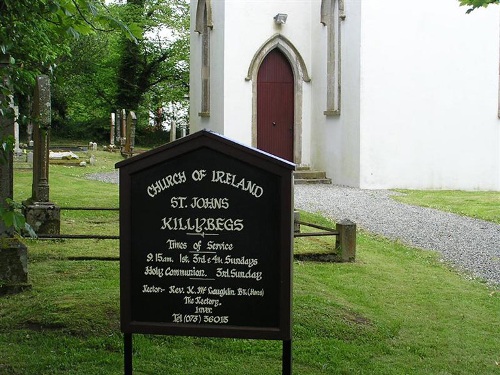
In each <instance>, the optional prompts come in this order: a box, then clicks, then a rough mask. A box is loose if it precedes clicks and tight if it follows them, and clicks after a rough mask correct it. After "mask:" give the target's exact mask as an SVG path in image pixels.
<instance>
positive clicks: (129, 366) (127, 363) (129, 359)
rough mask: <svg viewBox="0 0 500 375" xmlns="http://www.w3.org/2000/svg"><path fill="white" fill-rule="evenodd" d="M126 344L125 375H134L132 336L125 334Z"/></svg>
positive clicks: (124, 353) (124, 341) (124, 351)
mask: <svg viewBox="0 0 500 375" xmlns="http://www.w3.org/2000/svg"><path fill="white" fill-rule="evenodd" d="M123 343H124V350H123V355H124V362H125V363H124V364H125V375H132V334H131V333H125V334H124V335H123Z"/></svg>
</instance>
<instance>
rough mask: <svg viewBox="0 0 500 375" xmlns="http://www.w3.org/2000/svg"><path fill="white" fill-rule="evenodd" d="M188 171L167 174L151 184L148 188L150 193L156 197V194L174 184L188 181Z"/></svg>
mask: <svg viewBox="0 0 500 375" xmlns="http://www.w3.org/2000/svg"><path fill="white" fill-rule="evenodd" d="M186 181H187V179H186V172H184V171H182V172H177V173H173V174H170V175H168V176H165V177H163V178H161V179H159V180H158V181H155V182H154V183H152V184H151V185H149V186H148V187H147V189H146V191H147V193H148V195H149V196H150V197H151V198H154V197H155V196H156V195H158V194H159V193H161V192H162V191H164V190H166V189H168V188H171V187H172V186H175V185H179V184H182V183H184V182H186Z"/></svg>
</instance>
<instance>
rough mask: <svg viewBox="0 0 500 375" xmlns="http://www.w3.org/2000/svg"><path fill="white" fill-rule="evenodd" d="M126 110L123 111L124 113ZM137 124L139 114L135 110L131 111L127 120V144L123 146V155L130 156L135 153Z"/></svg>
mask: <svg viewBox="0 0 500 375" xmlns="http://www.w3.org/2000/svg"><path fill="white" fill-rule="evenodd" d="M124 114H125V112H123V115H124ZM136 125H137V116H136V115H135V112H133V111H130V112H129V113H128V115H127V119H126V122H125V129H124V131H125V145H124V146H123V147H122V150H121V153H122V155H123V156H125V157H127V158H130V157H132V156H133V155H134V147H135V127H136Z"/></svg>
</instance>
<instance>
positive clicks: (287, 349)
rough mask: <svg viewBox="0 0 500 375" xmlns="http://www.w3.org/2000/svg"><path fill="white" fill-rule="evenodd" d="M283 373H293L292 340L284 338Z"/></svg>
mask: <svg viewBox="0 0 500 375" xmlns="http://www.w3.org/2000/svg"><path fill="white" fill-rule="evenodd" d="M281 373H282V375H292V340H283V368H282V372H281Z"/></svg>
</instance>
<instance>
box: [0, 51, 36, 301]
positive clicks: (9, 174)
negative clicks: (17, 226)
mask: <svg viewBox="0 0 500 375" xmlns="http://www.w3.org/2000/svg"><path fill="white" fill-rule="evenodd" d="M8 64H9V56H8V55H1V56H0V66H2V67H5V66H7V65H8ZM3 80H4V83H5V84H6V85H8V84H9V82H8V81H9V80H8V77H3ZM1 95H2V94H0V102H1V103H2V106H4V104H5V103H9V102H11V101H12V100H11V98H6V97H4V96H1ZM10 110H11V111H8V113H4V115H3V116H0V138H3V137H7V136H13V135H14V111H13V106H10ZM13 187H14V177H13V154H12V153H11V152H9V153H6V154H5V160H2V162H0V204H1V205H3V206H4V207H6V206H7V205H6V202H5V200H6V199H8V198H9V199H12V198H13V192H14V188H13ZM27 288H30V285H29V284H28V260H27V248H26V246H25V245H24V244H23V243H21V242H20V241H19V240H18V239H17V238H14V237H13V228H11V227H7V226H6V225H5V224H4V223H3V222H2V221H1V220H0V295H3V294H8V293H17V292H20V291H22V290H25V289H27Z"/></svg>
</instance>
